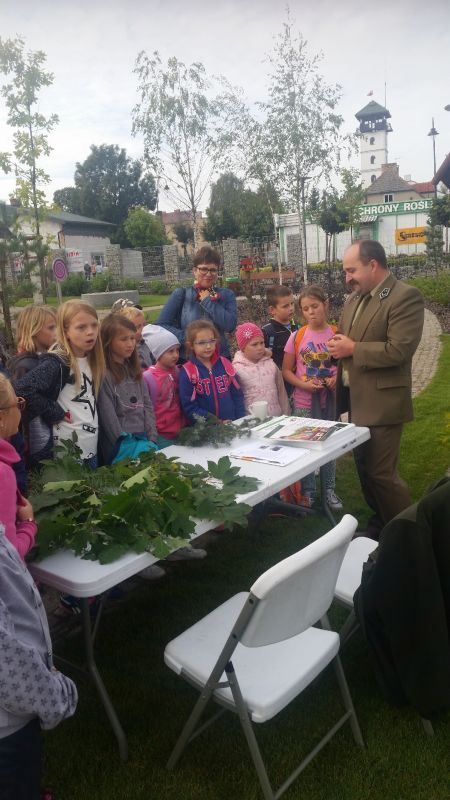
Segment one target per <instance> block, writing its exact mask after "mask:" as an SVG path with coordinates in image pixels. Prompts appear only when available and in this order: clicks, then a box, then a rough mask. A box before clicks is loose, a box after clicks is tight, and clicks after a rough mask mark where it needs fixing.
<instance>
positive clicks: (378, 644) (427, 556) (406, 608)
mask: <svg viewBox="0 0 450 800" xmlns="http://www.w3.org/2000/svg"><path fill="white" fill-rule="evenodd" d="M354 604H355V611H356V615H357V617H358V619H359V622H360V624H361V626H362V629H363V632H364V635H365V637H366V639H367V641H368V643H369V645H370V649H371V654H372V657H373V661H374V666H375V670H376V673H377V678H378V680H379V682H380V684H381V687H382V689H383V691H384V693H385V695H386V697H387V699H388V700H390V701H391V702H393V703H396V704H402V703H408V704H410V705H411V706H413V707H414V708H415V709H416V710H417V711H418V712H419V714H420V715H421V716H423V717H426V718H429V717H431V716H433V715H434V714H437V713H439V712H443V711H446V710H449V709H450V641H449V634H450V480H449V479H444V480H442V481H440V483H439V484H438V485H437V487H436V488H434V489H433V490H432V491H430V492H429V494H427V495H425V497H423V498H422V500H420V502H419V503H417V504H415V505H414V506H410V507H409V508H407V509H405V511H403V512H402V513H401V514H398V515H397V516H396V517H395V518H394V519H393V520H391V521H390V522H389V523H388V524H387V525H386V526H385V528H384V529H383V531H382V534H381V537H380V545H379V547H378V549H377V550H376V551H375V553H374V554H373V558H372V557H369V561H368V562H367V563H366V564H365V565H364V569H363V575H362V580H361V586H360V587H359V589H358V590H357V592H356V593H355V596H354Z"/></svg>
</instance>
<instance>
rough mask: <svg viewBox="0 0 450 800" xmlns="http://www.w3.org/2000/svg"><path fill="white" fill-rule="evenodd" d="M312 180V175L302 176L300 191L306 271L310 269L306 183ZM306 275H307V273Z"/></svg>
mask: <svg viewBox="0 0 450 800" xmlns="http://www.w3.org/2000/svg"><path fill="white" fill-rule="evenodd" d="M309 180H311V176H310V175H302V176H301V177H300V191H301V200H302V226H303V250H304V252H303V257H304V261H305V270H307V269H308V250H307V248H306V205H305V181H309ZM305 274H306V273H305Z"/></svg>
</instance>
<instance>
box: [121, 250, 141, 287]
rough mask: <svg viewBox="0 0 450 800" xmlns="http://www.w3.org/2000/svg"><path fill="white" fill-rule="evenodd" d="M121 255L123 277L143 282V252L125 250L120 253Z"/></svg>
mask: <svg viewBox="0 0 450 800" xmlns="http://www.w3.org/2000/svg"><path fill="white" fill-rule="evenodd" d="M120 255H121V258H122V275H123V277H124V278H133V279H134V280H137V281H141V280H142V279H143V277H144V267H143V264H142V253H141V251H140V250H131V249H125V250H121V251H120Z"/></svg>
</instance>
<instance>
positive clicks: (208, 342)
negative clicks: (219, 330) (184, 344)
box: [194, 339, 217, 347]
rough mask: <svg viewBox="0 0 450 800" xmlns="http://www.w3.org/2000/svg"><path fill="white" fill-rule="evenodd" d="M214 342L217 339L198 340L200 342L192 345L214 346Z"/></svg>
mask: <svg viewBox="0 0 450 800" xmlns="http://www.w3.org/2000/svg"><path fill="white" fill-rule="evenodd" d="M216 341H217V339H200V341H198V342H194V345H200V346H201V347H204V346H206V345H208V344H215V343H216Z"/></svg>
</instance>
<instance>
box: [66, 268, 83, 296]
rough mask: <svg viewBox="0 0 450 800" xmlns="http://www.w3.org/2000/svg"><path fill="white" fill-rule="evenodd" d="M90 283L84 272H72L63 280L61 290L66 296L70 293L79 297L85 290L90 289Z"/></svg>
mask: <svg viewBox="0 0 450 800" xmlns="http://www.w3.org/2000/svg"><path fill="white" fill-rule="evenodd" d="M89 283H90V282H89V281H87V280H86V278H85V277H84V273H83V272H71V273H70V275H69V277H68V278H66V280H65V281H63V282H62V284H61V291H62V293H63V295H64V297H67V296H69V295H72V296H73V297H77V296H78V297H79V296H80V295H81V294H82V293H83V292H88V291H89Z"/></svg>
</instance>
